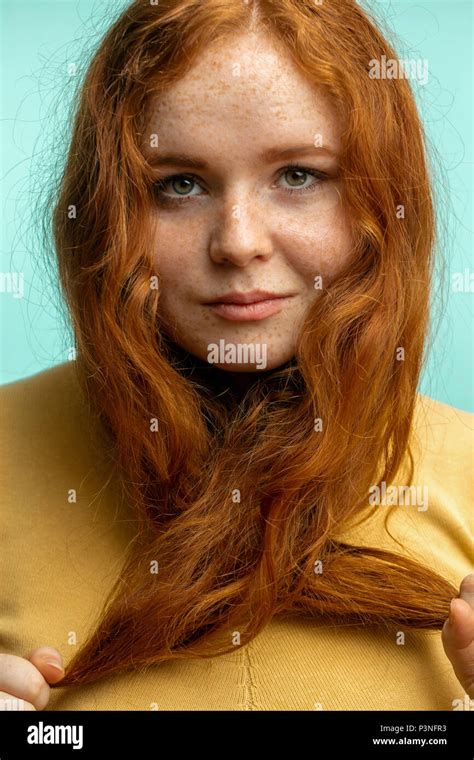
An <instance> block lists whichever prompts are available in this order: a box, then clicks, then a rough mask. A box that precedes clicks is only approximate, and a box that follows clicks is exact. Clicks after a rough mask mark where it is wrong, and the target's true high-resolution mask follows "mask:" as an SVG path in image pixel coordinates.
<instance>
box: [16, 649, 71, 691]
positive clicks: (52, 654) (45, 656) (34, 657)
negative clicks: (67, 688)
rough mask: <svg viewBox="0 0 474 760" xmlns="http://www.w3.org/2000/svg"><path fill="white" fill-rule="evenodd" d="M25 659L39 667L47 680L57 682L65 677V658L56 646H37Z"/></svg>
mask: <svg viewBox="0 0 474 760" xmlns="http://www.w3.org/2000/svg"><path fill="white" fill-rule="evenodd" d="M25 659H27V660H29V661H30V662H31V663H32V664H33V665H34V666H35V668H37V669H38V670H39V671H40V673H41V675H42V676H43V678H44V679H45V681H47V682H48V683H57V682H58V681H60V680H61V679H62V678H64V667H63V659H62V657H61V654H60V652H58V650H57V649H54V647H47V646H44V647H37V648H36V649H32V650H31V651H30V652H29V653H28V654H27V655H25Z"/></svg>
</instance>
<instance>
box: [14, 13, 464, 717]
mask: <svg viewBox="0 0 474 760" xmlns="http://www.w3.org/2000/svg"><path fill="white" fill-rule="evenodd" d="M382 56H386V58H391V59H395V58H396V55H395V52H394V51H393V50H392V48H391V47H390V45H389V44H388V43H387V41H386V40H385V39H384V38H383V36H382V35H381V33H380V32H379V30H378V29H377V27H376V25H375V24H374V23H373V22H372V21H371V20H370V19H369V17H368V16H367V15H366V14H365V13H364V12H363V11H362V10H361V8H360V7H359V6H357V5H356V4H355V3H353V2H349V0H333V1H332V2H330V3H329V2H325V3H315V2H312V1H310V0H271V1H270V0H258V2H257V0H255V2H242V1H241V0H226V2H225V3H222V2H221V0H205V2H202V0H165V1H162V2H160V3H159V4H154V3H150V2H148V1H146V2H145V1H142V0H140V1H139V0H136V2H133V3H132V4H131V5H130V6H129V7H128V8H127V9H126V10H125V11H124V12H123V14H122V15H121V16H120V18H119V19H118V20H117V21H116V22H115V23H114V25H113V26H112V28H111V29H110V31H109V32H108V33H107V35H106V37H105V39H104V40H103V42H102V44H101V46H100V48H99V50H98V51H97V54H96V55H95V57H94V59H93V61H92V63H91V65H90V67H89V69H88V72H87V76H86V78H85V81H84V83H83V86H82V89H81V93H80V98H79V100H78V103H77V112H76V115H75V120H74V127H73V132H72V138H71V145H70V150H69V153H68V156H67V162H66V166H65V169H64V174H63V177H62V182H61V186H60V188H59V191H58V194H57V196H55V198H54V201H55V202H54V215H53V229H54V235H55V244H56V251H57V259H58V265H59V276H60V282H61V285H62V291H63V294H64V298H65V301H66V303H67V306H68V309H69V313H70V316H71V321H72V325H73V329H74V334H75V340H76V351H77V358H76V361H71V362H68V363H65V364H62V365H59V366H58V367H55V368H54V369H51V370H47V371H44V372H42V373H40V374H38V375H36V376H34V377H32V378H27V379H25V380H22V381H20V382H16V383H13V384H10V385H8V386H5V387H4V388H3V389H2V394H3V405H4V409H5V414H4V419H5V425H6V431H7V433H5V434H4V440H6V441H8V443H5V445H4V451H3V452H2V456H3V461H4V462H5V463H6V466H5V470H4V471H5V475H6V477H5V478H4V481H5V485H4V489H3V497H2V500H3V509H2V517H1V524H2V558H3V566H2V579H3V583H2V589H1V595H2V602H1V605H0V609H1V632H2V650H3V654H2V655H1V656H0V690H1V691H2V697H3V700H4V704H6V703H7V702H8V701H9V700H18V704H19V705H21V706H22V707H23V708H24V709H43V708H44V707H46V706H47V707H48V708H49V709H112V710H113V709H137V710H138V709H142V710H143V709H163V710H177V709H185V710H186V709H189V710H195V709H212V710H226V709H231V710H275V709H284V710H294V709H300V710H314V709H317V710H319V709H323V710H331V709H337V710H349V709H356V710H366V709H367V710H368V709H378V710H383V709H413V710H436V709H448V710H452V709H463V708H464V706H465V704H466V701H465V700H466V699H467V704H469V698H470V697H473V696H474V694H473V676H474V643H473V636H474V609H473V607H474V601H473V597H474V583H473V580H474V576H473V575H472V574H470V570H471V569H472V536H471V533H470V508H471V498H472V497H471V494H472V487H470V486H472V415H470V414H468V413H466V412H461V411H459V410H457V409H455V408H453V407H450V406H447V405H445V404H442V403H439V402H436V401H433V400H431V399H429V398H427V397H424V396H421V395H420V394H419V393H418V391H417V388H418V383H419V377H420V371H421V367H422V363H423V358H424V352H425V348H426V343H427V340H426V336H427V330H428V323H429V314H428V305H429V294H430V281H431V272H432V263H433V243H434V212H433V204H432V197H431V190H430V181H429V176H428V171H427V162H426V158H425V149H424V144H423V134H422V127H421V125H420V121H419V117H418V114H417V111H416V107H415V103H414V99H413V96H412V93H411V89H410V85H409V82H408V81H407V79H405V78H403V77H400V78H394V79H389V78H385V79H384V78H376V77H373V76H371V75H370V71H371V65H372V64H371V62H373V61H374V60H381V59H382ZM461 582H462V584H461ZM453 599H454V601H451V600H453ZM448 615H449V617H448ZM440 631H442V633H441V635H440ZM63 662H64V663H65V665H66V667H65V672H64V670H63V667H62V666H63ZM51 686H53V687H55V690H54V692H51Z"/></svg>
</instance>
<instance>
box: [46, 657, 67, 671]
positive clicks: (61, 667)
mask: <svg viewBox="0 0 474 760" xmlns="http://www.w3.org/2000/svg"><path fill="white" fill-rule="evenodd" d="M45 662H46V664H47V665H51V667H52V668H57V669H58V670H60V671H61V673H62V672H63V670H64V668H63V666H62V665H60V664H59V662H57V661H56V660H45Z"/></svg>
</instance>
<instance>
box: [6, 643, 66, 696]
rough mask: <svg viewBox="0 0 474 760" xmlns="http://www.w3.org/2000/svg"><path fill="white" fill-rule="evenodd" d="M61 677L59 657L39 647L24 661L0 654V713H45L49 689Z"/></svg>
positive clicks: (53, 651) (22, 658)
mask: <svg viewBox="0 0 474 760" xmlns="http://www.w3.org/2000/svg"><path fill="white" fill-rule="evenodd" d="M63 677H64V668H63V663H62V658H61V655H60V654H59V652H58V650H57V649H53V647H38V648H37V649H33V650H32V651H31V652H30V653H29V654H27V655H26V656H25V657H17V656H16V655H14V654H0V710H44V708H45V707H46V705H47V704H48V701H49V696H50V691H51V689H50V688H49V686H48V683H57V682H58V681H60V680H61V679H62V678H63Z"/></svg>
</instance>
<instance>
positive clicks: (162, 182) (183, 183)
mask: <svg viewBox="0 0 474 760" xmlns="http://www.w3.org/2000/svg"><path fill="white" fill-rule="evenodd" d="M196 184H198V180H197V178H196V177H194V176H193V175H192V174H171V175H170V176H169V177H163V178H162V179H159V180H158V182H155V183H154V186H153V187H154V193H155V195H156V197H157V199H158V200H159V201H161V202H163V203H183V201H186V200H187V199H188V198H193V197H195V196H196V193H193V194H192V195H191V194H190V193H189V192H186V191H189V189H190V187H191V188H192V185H196ZM168 186H171V188H172V190H173V191H174V192H175V193H176V195H170V194H169V193H167V192H165V189H166V188H168ZM197 195H200V193H197Z"/></svg>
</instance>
